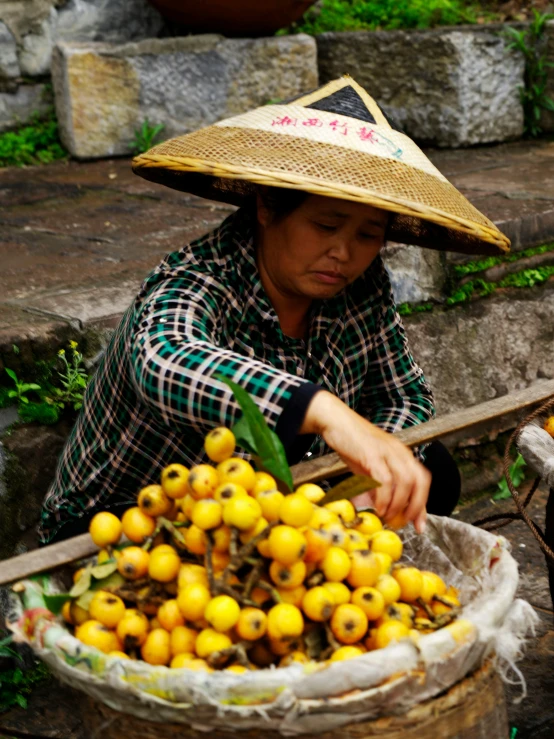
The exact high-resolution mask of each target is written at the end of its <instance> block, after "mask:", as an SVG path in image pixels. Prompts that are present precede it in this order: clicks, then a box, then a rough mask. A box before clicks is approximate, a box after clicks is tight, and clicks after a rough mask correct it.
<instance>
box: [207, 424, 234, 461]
mask: <svg viewBox="0 0 554 739" xmlns="http://www.w3.org/2000/svg"><path fill="white" fill-rule="evenodd" d="M236 443H237V442H236V439H235V435H234V434H233V432H232V431H231V429H228V428H225V427H224V426H219V427H218V428H215V429H212V430H211V431H210V432H209V434H207V435H206V438H205V439H204V449H205V450H206V454H207V455H208V457H209V458H210V459H211V460H212V462H223V461H224V460H226V459H229V457H231V456H232V455H233V452H234V451H235V446H236Z"/></svg>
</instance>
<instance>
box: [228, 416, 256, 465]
mask: <svg viewBox="0 0 554 739" xmlns="http://www.w3.org/2000/svg"><path fill="white" fill-rule="evenodd" d="M231 431H232V432H233V434H234V436H235V439H236V440H237V444H238V445H239V446H240V447H242V448H243V449H244V451H245V452H248V454H252V455H255V454H256V448H255V444H256V442H255V441H254V437H253V436H252V431H251V429H250V424H249V423H248V421H247V419H246V416H244V415H243V416H242V417H241V418H240V419H239V420H238V421H237V422H236V423H235V425H234V426H233V428H232V429H231Z"/></svg>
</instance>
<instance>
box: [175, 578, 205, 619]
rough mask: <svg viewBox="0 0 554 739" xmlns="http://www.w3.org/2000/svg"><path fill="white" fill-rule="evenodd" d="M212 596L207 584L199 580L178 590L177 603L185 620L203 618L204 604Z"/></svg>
mask: <svg viewBox="0 0 554 739" xmlns="http://www.w3.org/2000/svg"><path fill="white" fill-rule="evenodd" d="M211 598H212V596H211V595H210V591H209V590H208V588H207V586H206V585H204V584H203V583H201V582H195V583H190V584H188V585H185V587H184V588H181V589H180V590H179V594H178V595H177V605H178V606H179V610H180V611H181V613H182V614H183V616H184V617H185V618H186V619H187V621H198V620H199V619H201V618H204V612H205V611H206V606H207V605H208V603H209V602H210V600H211Z"/></svg>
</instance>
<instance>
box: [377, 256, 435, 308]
mask: <svg viewBox="0 0 554 739" xmlns="http://www.w3.org/2000/svg"><path fill="white" fill-rule="evenodd" d="M382 255H383V261H384V263H385V267H386V268H387V272H388V273H389V277H390V281H391V284H392V291H393V294H394V299H395V300H396V302H397V303H419V302H421V301H423V300H431V299H435V300H440V299H441V297H442V289H443V287H444V283H445V280H446V273H445V269H444V258H443V254H442V253H441V252H439V251H434V250H432V249H420V248H419V247H417V246H408V245H407V244H394V243H391V244H387V246H386V248H385V249H384V250H383V252H382Z"/></svg>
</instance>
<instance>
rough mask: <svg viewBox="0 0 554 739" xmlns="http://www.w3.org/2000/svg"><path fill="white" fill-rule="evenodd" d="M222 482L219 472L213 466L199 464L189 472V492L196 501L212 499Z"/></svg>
mask: <svg viewBox="0 0 554 739" xmlns="http://www.w3.org/2000/svg"><path fill="white" fill-rule="evenodd" d="M220 482H221V481H220V479H219V475H218V474H217V471H216V470H215V469H214V468H213V467H212V466H211V465H209V464H197V465H195V466H194V467H192V468H191V470H190V472H189V476H188V480H187V486H188V492H189V494H190V495H191V496H192V497H193V498H194V500H201V499H202V498H211V497H212V496H213V494H214V492H215V489H216V488H217V487H218V485H219V484H220Z"/></svg>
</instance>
